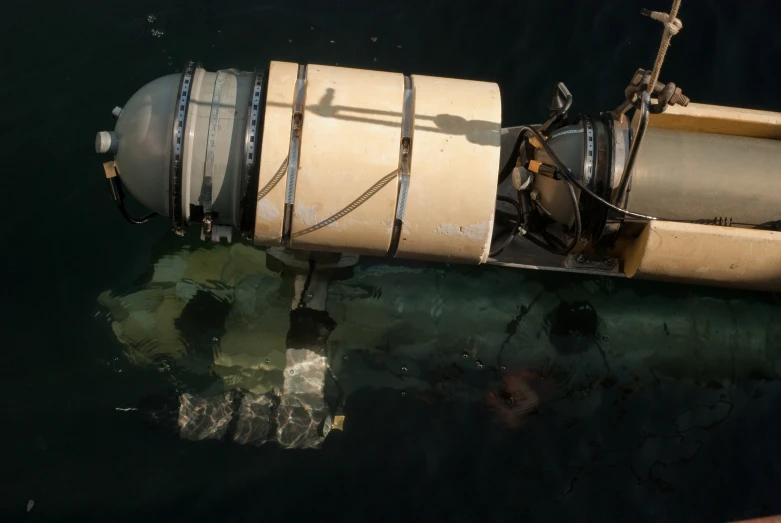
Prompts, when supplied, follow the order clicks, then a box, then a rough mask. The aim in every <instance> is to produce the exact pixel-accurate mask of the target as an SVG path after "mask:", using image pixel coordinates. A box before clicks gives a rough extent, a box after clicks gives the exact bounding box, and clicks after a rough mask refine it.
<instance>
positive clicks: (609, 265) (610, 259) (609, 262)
mask: <svg viewBox="0 0 781 523" xmlns="http://www.w3.org/2000/svg"><path fill="white" fill-rule="evenodd" d="M613 263H614V262H613V258H608V259H607V260H605V267H612V266H613Z"/></svg>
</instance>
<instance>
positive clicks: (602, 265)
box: [564, 254, 619, 274]
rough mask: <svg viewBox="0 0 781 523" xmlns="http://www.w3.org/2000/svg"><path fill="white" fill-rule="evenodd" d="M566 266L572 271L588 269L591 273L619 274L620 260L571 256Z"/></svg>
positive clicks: (608, 257) (585, 255)
mask: <svg viewBox="0 0 781 523" xmlns="http://www.w3.org/2000/svg"><path fill="white" fill-rule="evenodd" d="M564 265H565V266H566V267H567V268H570V269H581V270H582V269H588V270H591V271H598V272H606V273H611V274H618V273H619V262H618V258H613V257H610V256H594V255H588V254H570V255H569V256H567V259H566V261H565V262H564Z"/></svg>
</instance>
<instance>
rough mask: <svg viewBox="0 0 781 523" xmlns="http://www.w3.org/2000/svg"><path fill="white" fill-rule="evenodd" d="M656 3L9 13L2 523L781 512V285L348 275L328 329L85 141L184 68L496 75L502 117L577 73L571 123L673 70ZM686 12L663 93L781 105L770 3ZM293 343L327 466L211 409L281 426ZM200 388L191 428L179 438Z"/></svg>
mask: <svg viewBox="0 0 781 523" xmlns="http://www.w3.org/2000/svg"><path fill="white" fill-rule="evenodd" d="M640 7H649V8H654V9H665V8H667V7H668V6H667V4H666V2H661V3H659V2H656V3H653V2H652V3H649V4H640V3H637V2H625V1H624V2H619V1H608V2H597V1H594V2H590V1H589V2H581V1H577V2H576V1H574V0H573V1H571V2H558V3H537V4H531V3H526V2H500V1H488V2H469V3H467V2H458V3H456V2H444V1H434V2H421V1H406V2H383V1H377V2H371V3H365V2H358V1H350V2H347V1H340V2H322V1H320V2H314V1H311V2H280V1H274V2H271V1H267V2H263V3H258V2H255V3H238V2H219V3H199V2H195V3H193V2H188V3H186V4H185V3H170V4H169V5H168V6H161V5H159V4H155V3H152V2H134V3H132V4H127V5H109V4H105V3H101V4H97V3H94V2H83V3H78V4H73V5H66V4H53V3H52V4H48V3H44V2H37V3H36V2H33V3H25V4H21V3H19V4H18V5H14V6H11V7H10V9H8V12H6V16H5V17H4V18H3V20H2V22H0V23H2V28H3V31H2V32H1V33H2V34H3V37H4V38H6V39H7V40H8V44H7V46H6V47H7V48H8V49H11V50H12V52H8V53H6V56H4V58H5V64H4V65H5V70H6V75H5V76H4V77H5V78H6V81H5V82H3V83H2V85H0V89H2V93H3V95H4V100H5V101H6V103H5V105H4V118H3V121H4V123H5V125H4V126H3V127H2V130H1V131H0V132H1V133H2V140H1V141H0V144H2V150H3V153H4V158H6V165H5V168H4V169H3V171H4V172H3V176H2V178H1V180H2V181H0V184H2V185H0V187H2V193H3V194H4V195H5V196H6V211H5V213H4V215H5V218H6V220H5V223H6V225H7V230H6V237H5V245H4V248H3V249H2V250H0V260H1V261H2V268H3V269H4V270H3V273H4V274H6V275H7V277H6V281H5V283H4V289H3V292H2V300H0V303H2V313H3V314H2V318H3V320H2V326H3V330H2V333H3V346H4V348H5V354H7V356H8V360H9V361H8V364H7V365H6V366H5V367H4V368H5V369H6V372H4V373H3V376H4V377H3V379H2V380H0V387H2V397H3V402H2V405H3V413H4V416H3V417H4V419H6V420H7V422H6V424H5V426H4V429H5V430H4V431H3V434H4V437H3V448H4V450H5V451H6V460H5V461H4V467H3V474H2V477H3V480H4V481H3V485H2V486H3V488H2V489H0V514H1V515H2V519H3V520H4V521H5V520H7V521H15V520H21V519H22V518H25V517H28V518H37V519H60V518H65V517H72V518H79V519H82V520H84V519H87V520H89V519H100V520H102V521H116V520H122V519H128V520H134V521H135V520H138V519H139V518H141V517H144V518H149V517H151V518H155V519H166V520H180V519H181V520H190V521H192V520H201V519H205V518H207V517H208V518H211V519H218V520H222V519H228V518H230V519H231V520H233V521H237V520H238V521H243V520H248V521H258V520H264V521H265V520H271V521H280V520H284V521H297V520H307V521H309V520H313V519H334V520H340V521H366V520H367V519H368V518H370V517H380V518H383V519H392V520H401V519H404V520H423V519H425V520H428V521H432V520H444V519H448V520H454V521H458V520H464V521H475V520H481V521H506V520H507V521H509V520H512V521H517V520H519V519H521V518H527V519H528V518H532V519H538V520H559V519H564V518H567V519H570V520H573V519H575V520H596V519H614V520H618V521H627V520H632V521H660V520H676V521H678V520H687V521H693V520H696V521H729V520H734V519H739V518H747V517H754V516H759V515H768V514H773V513H781V501H779V500H781V496H779V495H778V492H781V451H779V448H780V447H779V446H778V444H777V442H778V441H779V438H781V424H780V423H779V421H778V419H779V418H778V411H779V406H780V405H781V387H780V386H779V381H778V378H779V375H781V321H779V320H781V308H780V307H781V306H780V305H779V303H778V301H777V298H775V297H773V296H772V295H762V294H756V293H743V292H734V291H722V290H713V289H703V288H696V287H676V286H671V285H664V284H651V283H647V282H645V283H644V282H626V281H620V280H613V279H606V278H593V277H580V276H567V275H561V274H547V273H536V272H519V271H513V270H500V269H497V268H492V267H482V268H463V267H445V266H434V265H425V264H411V263H406V264H405V263H399V264H393V265H387V264H384V263H382V262H379V261H371V260H363V261H362V262H361V263H360V264H359V265H358V266H357V267H355V268H354V269H352V270H349V271H345V272H343V273H340V274H339V275H338V277H337V278H336V281H334V282H333V283H332V284H331V285H330V286H329V288H328V301H327V311H328V318H324V317H318V316H314V317H295V318H292V320H291V316H290V304H291V302H292V300H293V299H294V298H295V294H294V282H293V275H291V274H290V273H289V272H288V273H285V274H282V275H279V274H278V273H277V272H275V271H274V270H272V269H274V267H273V263H272V264H270V265H268V266H267V259H266V256H265V254H264V253H262V252H261V251H258V250H255V249H252V248H250V247H249V246H247V245H244V244H235V245H232V246H225V245H223V246H213V247H208V246H204V245H202V244H200V242H199V241H198V240H197V238H196V235H193V236H192V237H189V236H188V237H186V238H184V239H178V238H175V237H173V236H172V235H170V234H169V233H168V232H167V230H166V229H167V227H166V224H165V223H163V222H164V221H165V220H159V221H153V222H151V223H150V224H148V225H147V226H144V227H132V226H129V225H127V224H126V223H125V222H123V221H122V219H121V217H120V216H119V215H118V213H117V212H116V211H115V209H113V208H112V204H111V203H110V201H109V199H108V197H107V195H106V191H105V186H104V183H105V182H104V181H103V179H102V172H101V170H100V165H99V158H97V157H96V156H95V155H94V153H93V152H92V137H93V135H94V132H95V131H96V130H99V129H101V128H104V127H107V126H109V125H111V117H110V110H111V108H112V107H113V106H114V105H115V104H122V103H123V102H124V101H125V100H126V99H127V98H128V97H129V96H130V95H131V94H132V93H133V91H135V89H137V88H138V87H140V86H141V85H142V84H143V83H144V82H146V81H148V80H151V79H153V78H156V77H158V76H161V75H163V74H167V73H170V72H173V71H175V70H176V69H177V68H178V67H181V64H183V63H184V62H185V60H187V59H189V58H196V59H199V60H201V61H202V63H203V64H204V66H206V67H207V68H211V69H216V68H219V67H238V68H243V69H250V70H251V69H252V67H253V66H255V65H256V64H265V63H266V62H267V61H268V60H270V59H278V60H290V61H300V62H313V63H325V64H337V63H338V64H340V65H345V66H355V67H367V68H382V69H388V70H396V71H403V72H406V73H415V72H419V73H425V74H433V75H443V76H452V77H464V78H475V79H485V80H493V81H497V82H498V83H499V84H500V86H501V88H502V97H503V107H504V120H505V122H507V124H519V123H528V122H533V121H538V120H539V118H540V116H541V115H543V114H544V110H545V107H546V106H547V102H548V97H549V95H550V90H551V88H552V86H553V85H554V83H555V82H556V81H559V80H563V81H565V82H566V83H567V85H568V87H569V88H570V90H571V91H572V92H573V94H574V95H575V104H576V107H577V109H578V110H582V111H584V112H585V111H591V112H594V111H599V110H605V109H609V108H612V107H614V106H615V105H617V104H618V102H619V101H620V96H621V92H622V89H623V86H624V84H625V83H626V81H627V80H628V79H629V77H630V76H631V74H632V73H633V72H634V70H635V69H636V68H637V67H640V66H647V65H648V64H650V62H651V60H652V59H653V56H654V54H655V46H656V45H657V42H658V36H659V27H657V25H658V24H654V23H652V22H650V21H648V20H647V19H645V18H642V17H640V16H639V9H640ZM681 17H682V18H683V20H684V31H683V32H682V33H681V35H680V36H677V37H676V39H675V40H674V44H673V47H672V48H671V51H670V55H669V58H668V61H667V64H666V65H665V69H664V71H663V74H662V77H663V79H665V80H668V79H669V80H673V81H675V82H676V83H677V84H678V85H680V86H683V87H684V90H685V91H686V92H687V94H689V95H690V96H691V97H692V99H693V100H695V101H701V102H705V103H714V104H724V105H738V106H745V107H752V108H761V109H768V110H777V111H781V101H779V97H778V94H777V89H776V87H775V83H776V82H775V80H776V78H775V73H774V72H773V71H772V67H771V65H772V64H775V63H779V61H781V40H780V39H779V37H778V36H777V31H776V25H777V21H778V19H779V18H778V13H777V8H776V7H775V5H774V4H773V3H772V2H769V1H768V2H751V3H750V5H747V6H745V7H738V6H737V5H728V4H724V3H723V2H716V1H715V0H714V1H711V2H697V3H695V2H692V1H687V0H684V4H683V8H682V11H681ZM9 45H10V46H9ZM8 159H10V162H8V161H7V160H8ZM9 205H10V208H8V206H9ZM291 321H293V322H294V323H293V328H292V329H291ZM307 329H310V330H311V329H314V333H315V336H314V338H312V337H309V338H307V337H306V336H304V335H303V331H305V330H307ZM307 332H309V331H307ZM310 334H311V333H310ZM318 336H319V338H318ZM291 340H292V341H291ZM307 340H308V341H307ZM318 340H319V341H318ZM291 343H292V344H299V345H297V346H304V345H306V344H309V345H308V346H315V345H317V344H318V343H319V344H320V345H321V346H322V348H323V350H324V351H325V352H324V353H325V355H326V357H327V362H328V366H329V369H330V371H329V372H330V375H329V377H328V379H330V380H332V385H333V383H336V384H337V385H333V387H335V389H334V390H337V389H338V390H337V392H338V394H339V395H340V397H341V398H342V400H343V407H342V411H341V413H342V414H343V415H344V416H345V419H344V426H343V427H342V429H343V430H341V431H340V430H332V431H331V433H330V434H329V435H328V437H326V438H325V442H324V444H323V446H322V448H320V449H317V450H311V449H310V450H301V449H285V450H283V449H282V448H281V447H280V445H279V444H277V443H267V444H265V445H261V446H255V445H252V444H247V443H248V442H251V441H255V442H257V441H258V440H257V438H256V439H255V440H253V439H252V437H254V435H255V436H256V435H257V432H256V431H257V429H258V427H259V425H258V424H257V423H254V424H253V423H252V422H257V421H258V420H261V417H256V418H253V417H252V415H250V414H247V415H246V416H244V417H241V416H239V418H238V420H237V422H235V423H234V425H230V422H229V421H226V420H227V419H228V418H230V416H229V417H228V418H225V417H224V416H223V417H221V415H222V414H221V413H224V412H226V410H225V409H230V408H231V407H232V406H233V405H239V404H241V405H242V406H245V407H247V408H249V407H252V408H253V409H255V410H252V409H250V410H248V411H247V412H250V413H252V412H255V413H257V412H262V407H263V404H262V402H263V400H262V399H260V398H263V397H265V396H263V395H264V394H267V393H268V392H269V391H272V390H274V388H275V387H276V388H280V387H282V388H284V386H285V383H286V381H285V379H286V375H285V371H286V370H287V371H290V370H294V369H293V368H291V367H290V366H289V364H288V361H287V359H286V358H287V355H286V350H287V348H288V347H289V346H290V344H291ZM320 345H318V346H320ZM299 369H305V367H303V366H302V367H295V370H294V373H295V372H298V370H299ZM303 376H304V377H307V376H306V374H305V373H304V375H303ZM293 377H294V378H295V377H297V375H296V376H293ZM290 379H292V378H290ZM329 383H330V382H329ZM236 391H243V392H241V396H237V395H236V394H237V393H236ZM331 392H334V391H331ZM184 394H186V395H187V402H188V403H187V405H190V406H191V411H190V412H189V414H190V415H191V418H190V420H191V421H194V422H196V421H197V422H198V423H200V424H196V425H188V426H187V428H188V430H190V429H192V430H191V431H190V432H186V431H182V432H180V433H178V434H177V433H176V432H171V431H167V430H166V428H167V427H169V425H166V423H167V422H168V421H169V420H168V418H166V416H167V415H168V414H170V412H169V410H166V409H169V408H170V400H171V398H172V397H174V396H176V395H179V396H178V397H182V396H181V395H184ZM136 409H140V410H136ZM203 412H206V413H207V414H208V415H209V423H206V424H204V423H202V420H203V418H198V417H197V416H198V415H199V413H203ZM150 421H151V422H150ZM245 421H246V422H247V423H245ZM223 422H225V423H228V425H225V428H224V431H223V432H220V430H222V429H218V428H215V427H223V426H222V425H220V423H223ZM261 428H262V427H261ZM188 434H189V435H196V436H199V437H200V436H204V438H203V439H206V441H198V442H193V441H185V440H183V439H182V437H183V436H186V435H188ZM207 434H209V435H214V434H217V435H222V436H221V439H226V438H225V434H228V435H229V436H230V437H229V438H227V439H230V438H233V442H228V441H215V440H213V439H210V438H209V437H206V435H207ZM237 442H238V443H245V444H243V445H242V444H238V443H237ZM367 514H368V515H367Z"/></svg>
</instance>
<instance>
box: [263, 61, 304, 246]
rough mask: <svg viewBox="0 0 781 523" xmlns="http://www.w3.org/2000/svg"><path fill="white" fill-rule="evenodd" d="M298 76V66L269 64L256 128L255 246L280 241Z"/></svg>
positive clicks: (283, 63)
mask: <svg viewBox="0 0 781 523" xmlns="http://www.w3.org/2000/svg"><path fill="white" fill-rule="evenodd" d="M297 76H298V65H297V64H291V63H288V62H271V65H269V70H268V87H267V88H266V89H267V90H266V110H265V118H264V121H263V122H260V123H259V124H258V128H260V125H262V126H263V141H262V142H261V148H260V170H259V175H258V205H257V209H256V212H255V243H256V244H257V245H266V246H273V245H279V244H280V243H281V242H282V227H283V222H284V218H285V180H286V178H287V160H288V157H287V156H288V149H289V147H290V123H291V119H292V117H293V97H294V94H295V89H296V78H297Z"/></svg>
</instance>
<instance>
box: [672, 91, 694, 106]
mask: <svg viewBox="0 0 781 523" xmlns="http://www.w3.org/2000/svg"><path fill="white" fill-rule="evenodd" d="M690 101H691V100H689V97H688V96H686V95H685V94H683V93H682V92H681V88H680V87H678V88H676V89H675V93H673V95H672V96H671V97H670V105H675V104H678V105H682V106H684V107H686V106H687V105H689V102H690Z"/></svg>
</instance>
